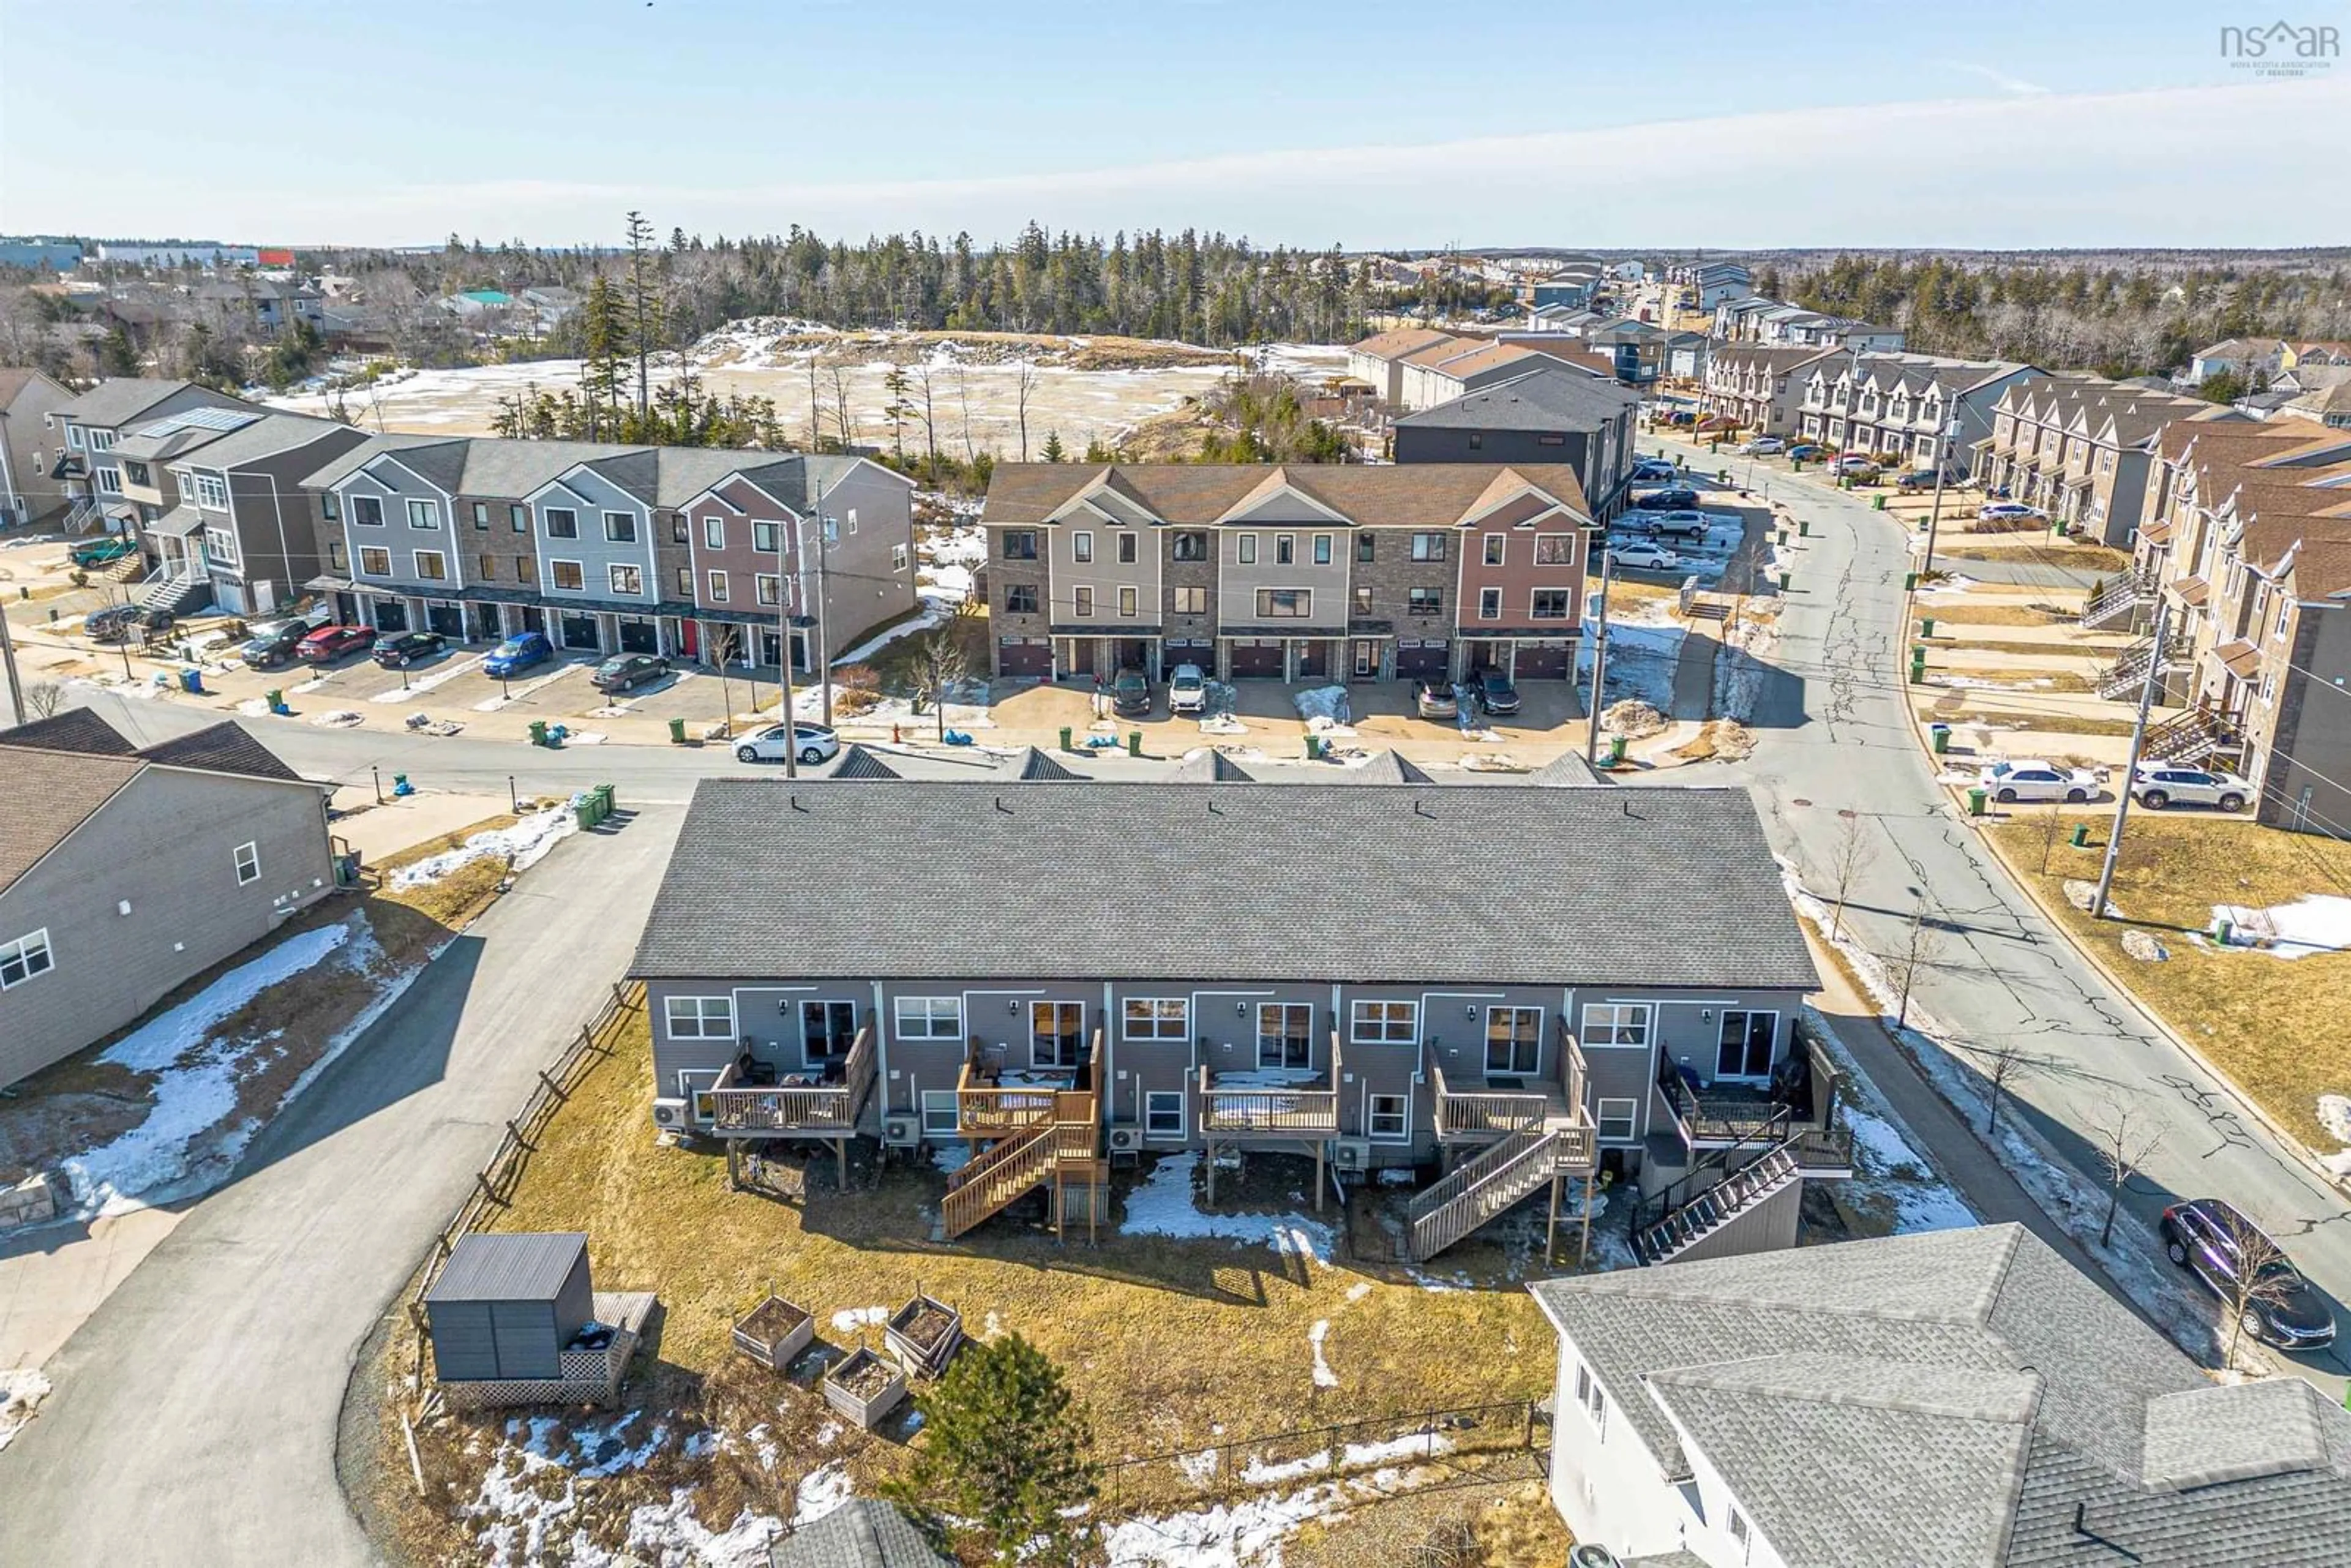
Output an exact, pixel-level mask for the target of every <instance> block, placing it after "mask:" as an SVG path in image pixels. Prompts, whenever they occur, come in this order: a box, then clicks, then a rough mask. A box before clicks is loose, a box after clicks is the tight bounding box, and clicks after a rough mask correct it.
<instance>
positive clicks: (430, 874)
mask: <svg viewBox="0 0 2351 1568" xmlns="http://www.w3.org/2000/svg"><path fill="white" fill-rule="evenodd" d="M579 826H580V821H579V819H578V818H577V817H575V816H574V815H573V814H572V811H571V808H570V807H569V806H555V807H550V808H549V809H548V810H544V811H534V812H533V813H531V814H530V815H529V816H528V817H525V818H524V819H522V821H518V822H516V823H514V824H513V825H512V826H510V827H505V828H492V829H489V830H488V831H484V832H479V833H475V834H473V835H472V836H471V837H469V838H467V839H466V840H465V842H463V843H461V844H459V845H458V846H457V847H456V848H455V849H453V850H444V851H442V852H440V853H439V854H437V855H432V856H428V857H427V858H425V859H423V860H421V861H415V862H411V863H410V864H408V865H404V866H402V867H401V868H400V869H399V870H397V871H395V872H393V873H392V886H393V887H395V888H408V887H421V886H423V884H424V883H428V882H438V881H440V880H441V879H442V878H443V877H444V876H447V875H448V874H449V873H451V872H453V871H455V870H456V869H457V868H458V867H459V866H462V865H465V864H466V863H468V862H472V861H477V860H483V859H486V858H487V857H490V856H494V855H496V856H511V857H512V860H513V866H514V869H515V870H516V871H521V870H523V869H524V868H525V867H527V866H533V865H536V864H538V862H539V861H540V860H541V859H542V858H543V857H544V856H545V855H546V854H547V852H548V851H549V850H551V849H553V848H554V847H555V846H556V843H557V841H559V840H561V839H564V838H566V837H568V836H569V835H570V834H572V833H574V832H577V831H579Z"/></svg>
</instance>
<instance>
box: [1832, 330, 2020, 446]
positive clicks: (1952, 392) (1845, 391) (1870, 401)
mask: <svg viewBox="0 0 2351 1568" xmlns="http://www.w3.org/2000/svg"><path fill="white" fill-rule="evenodd" d="M2041 373H2042V372H2040V371H2036V370H2034V369H2033V368H2032V366H2030V365H2020V364H2011V363H2009V362H2007V361H1998V360H1991V361H1986V360H1947V359H1938V358H1936V357H1934V356H1931V355H1927V354H1868V353H1864V354H1855V353H1840V354H1831V355H1829V356H1828V357H1826V358H1825V359H1821V360H1815V361H1811V362H1809V363H1808V364H1807V365H1805V367H1804V368H1803V370H1802V371H1801V372H1800V376H1801V379H1800V381H1799V382H1798V385H1799V388H1800V390H1801V392H1802V396H1801V398H1800V400H1799V402H1798V403H1797V421H1798V434H1801V435H1802V437H1803V438H1804V439H1805V440H1807V441H1818V442H1824V443H1826V444H1828V445H1830V446H1831V447H1834V448H1835V449H1836V450H1838V451H1840V452H1864V453H1868V454H1871V455H1876V456H1878V457H1882V458H1884V459H1885V460H1886V462H1888V463H1894V464H1903V465H1908V466H1912V467H1917V468H1928V469H1931V468H1935V467H1938V466H1941V467H1943V468H1944V469H1946V470H1947V471H1948V472H1949V473H1951V474H1953V475H1958V474H1963V473H1965V472H1966V471H1967V468H1968V464H1969V461H1970V454H1972V453H1973V452H1974V450H1975V449H1976V447H1977V446H1978V445H1980V444H1981V443H1982V442H1983V440H1984V438H1985V437H1986V436H1987V435H1989V434H1991V427H1992V409H1993V407H1994V405H1996V404H1997V403H1998V402H2000V398H2001V393H2002V392H2005V391H2006V390H2007V389H2008V388H2009V387H2010V386H2011V385H2012V384H2013V383H2015V382H2019V381H2022V380H2023V379H2025V378H2027V377H2030V376H2035V375H2039V374H2041Z"/></svg>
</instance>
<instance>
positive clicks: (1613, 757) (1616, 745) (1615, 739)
mask: <svg viewBox="0 0 2351 1568" xmlns="http://www.w3.org/2000/svg"><path fill="white" fill-rule="evenodd" d="M1624 761H1625V737H1623V736H1621V735H1612V736H1610V737H1608V766H1609V767H1611V768H1616V767H1620V766H1622V765H1623V763H1624Z"/></svg>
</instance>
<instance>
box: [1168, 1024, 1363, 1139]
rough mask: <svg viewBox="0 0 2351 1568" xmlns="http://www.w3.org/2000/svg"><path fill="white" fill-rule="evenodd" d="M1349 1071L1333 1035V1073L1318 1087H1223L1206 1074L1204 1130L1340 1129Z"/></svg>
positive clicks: (1202, 1103)
mask: <svg viewBox="0 0 2351 1568" xmlns="http://www.w3.org/2000/svg"><path fill="white" fill-rule="evenodd" d="M1342 1071H1343V1067H1342V1065H1341V1061H1340V1053H1339V1032H1338V1030H1332V1031H1331V1067H1330V1071H1327V1072H1323V1073H1318V1074H1317V1075H1316V1076H1317V1079H1318V1080H1319V1081H1320V1082H1321V1083H1325V1084H1328V1085H1329V1086H1330V1087H1328V1088H1322V1087H1318V1086H1317V1085H1316V1084H1300V1085H1297V1086H1295V1087H1292V1086H1291V1085H1289V1084H1266V1085H1257V1084H1250V1085H1246V1086H1244V1085H1234V1084H1219V1083H1217V1082H1216V1081H1215V1078H1214V1075H1213V1074H1212V1073H1210V1071H1208V1069H1207V1067H1206V1066H1203V1067H1202V1068H1201V1069H1200V1116H1199V1128H1200V1131H1202V1132H1203V1133H1275V1134H1325V1135H1328V1134H1332V1133H1336V1132H1337V1131H1338V1130H1339V1088H1338V1085H1339V1081H1340V1074H1341V1073H1342Z"/></svg>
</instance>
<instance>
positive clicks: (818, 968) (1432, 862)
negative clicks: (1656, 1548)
mask: <svg viewBox="0 0 2351 1568" xmlns="http://www.w3.org/2000/svg"><path fill="white" fill-rule="evenodd" d="M1623 793H1624V792H1623V791H1619V790H1615V789H1604V788H1598V787H1588V788H1583V789H1573V788H1567V789H1562V788H1550V787H1543V786H1526V785H1521V786H1493V787H1481V788H1472V787H1468V786H1452V787H1446V786H1436V787H1427V786H1421V785H1414V784H1400V785H1373V786H1370V787H1364V786H1361V785H1357V786H1353V787H1332V786H1327V785H1308V784H1297V785H1290V784H1281V785H1271V784H1253V783H1241V784H1169V783H1086V782H1046V783H1035V784H1022V783H1012V784H1005V783H1002V782H996V781H983V782H976V783H963V782H956V783H939V782H919V781H913V780H881V779H875V780H871V781H851V780H850V779H839V780H833V779H819V780H811V781H809V782H807V783H805V784H803V785H801V786H798V787H793V788H792V789H790V792H789V795H787V794H786V793H785V792H784V787H782V786H778V785H776V784H773V783H771V782H769V781H766V780H711V781H706V782H705V783H704V784H702V785H701V786H700V787H699V788H698V789H697V790H696V793H695V800H694V804H693V807H692V809H691V810H690V811H689V813H688V815H687V819H686V822H685V824H684V829H683V831H682V832H681V834H680V836H679V840H678V842H677V845H676V848H675V850H674V853H673V855H672V858H671V861H670V864H669V867H668V871H667V873H666V875H665V876H664V881H663V883H662V888H661V892H660V894H659V895H658V897H657V898H656V900H655V903H654V906H653V913H652V915H651V916H650V918H649V919H648V921H647V925H646V928H645V933H644V936H643V940H642V942H641V944H640V946H639V948H638V951H637V955H636V957H635V959H634V961H633V963H632V973H633V975H634V976H635V977H637V978H639V979H641V980H643V982H644V983H645V984H646V987H647V990H648V998H647V1005H648V1007H649V1009H650V1010H651V1015H652V1019H653V1070H654V1071H653V1078H654V1082H653V1095H654V1101H653V1113H654V1120H655V1122H656V1123H657V1124H660V1125H663V1126H665V1127H669V1128H672V1129H674V1130H677V1131H680V1132H684V1133H698V1134H704V1135H715V1136H720V1137H726V1138H730V1139H739V1138H753V1139H757V1138H786V1139H789V1138H796V1137H798V1138H815V1139H830V1140H834V1141H839V1142H845V1141H846V1140H848V1139H850V1138H853V1137H857V1136H861V1135H862V1136H872V1137H878V1138H879V1139H880V1140H881V1141H882V1142H883V1144H885V1145H903V1146H914V1145H925V1144H927V1145H960V1144H963V1143H966V1142H969V1143H972V1144H975V1145H977V1144H982V1143H986V1144H990V1145H993V1144H996V1143H998V1142H1002V1143H1005V1144H1007V1145H1012V1144H1013V1143H1014V1142H1015V1140H1017V1139H1020V1138H1025V1137H1033V1136H1036V1135H1037V1133H1036V1129H1037V1128H1039V1127H1040V1126H1042V1125H1050V1124H1057V1123H1058V1124H1061V1126H1062V1127H1063V1129H1064V1135H1065V1136H1067V1137H1070V1138H1071V1139H1073V1140H1074V1141H1073V1142H1071V1143H1067V1144H1064V1145H1063V1146H1062V1149H1061V1153H1062V1154H1063V1155H1067V1156H1070V1157H1071V1158H1076V1159H1080V1160H1090V1159H1091V1158H1092V1155H1094V1153H1095V1152H1096V1148H1097V1144H1098V1143H1106V1145H1107V1147H1108V1148H1109V1149H1110V1150H1112V1151H1113V1152H1117V1151H1128V1152H1134V1153H1151V1152H1155V1151H1156V1152H1161V1153H1169V1152H1179V1151H1182V1150H1186V1149H1207V1150H1210V1151H1212V1152H1213V1151H1217V1150H1219V1149H1227V1148H1229V1149H1233V1150H1239V1149H1242V1148H1246V1147H1259V1148H1268V1149H1280V1150H1284V1151H1293V1152H1300V1153H1304V1154H1307V1155H1311V1156H1312V1157H1313V1158H1314V1159H1315V1160H1316V1162H1317V1164H1318V1166H1322V1167H1323V1168H1324V1169H1326V1170H1327V1169H1329V1168H1332V1167H1335V1168H1337V1169H1339V1170H1341V1171H1353V1172H1355V1173H1358V1174H1362V1173H1366V1172H1368V1171H1370V1170H1371V1169H1373V1168H1374V1167H1383V1166H1430V1165H1433V1164H1437V1163H1442V1164H1444V1165H1446V1166H1447V1167H1450V1166H1453V1165H1455V1164H1456V1163H1458V1161H1460V1160H1463V1159H1466V1158H1468V1157H1469V1156H1470V1155H1479V1154H1481V1153H1482V1154H1483V1155H1485V1156H1486V1158H1487V1165H1486V1166H1484V1167H1482V1168H1483V1169H1484V1170H1485V1171H1489V1172H1490V1171H1491V1170H1492V1169H1493V1167H1494V1166H1496V1165H1499V1164H1504V1163H1509V1162H1512V1161H1515V1160H1518V1159H1519V1158H1520V1156H1522V1155H1523V1156H1525V1158H1526V1159H1527V1160H1528V1161H1529V1162H1530V1164H1529V1166H1523V1167H1521V1170H1522V1172H1523V1174H1525V1175H1527V1176H1529V1177H1530V1178H1531V1180H1530V1182H1529V1184H1528V1185H1527V1186H1525V1187H1524V1188H1522V1189H1521V1190H1520V1196H1526V1195H1527V1194H1528V1193H1529V1192H1531V1190H1532V1189H1533V1186H1537V1185H1540V1182H1541V1179H1546V1178H1547V1177H1548V1176H1549V1175H1550V1174H1552V1172H1554V1171H1557V1170H1569V1171H1573V1172H1578V1173H1583V1174H1590V1173H1593V1172H1594V1171H1595V1170H1601V1169H1605V1170H1608V1171H1612V1172H1614V1173H1616V1174H1617V1175H1619V1176H1625V1177H1627V1178H1635V1179H1637V1180H1638V1181H1639V1182H1640V1183H1641V1184H1642V1185H1643V1186H1644V1187H1645V1188H1648V1189H1652V1190H1661V1189H1663V1188H1665V1187H1667V1186H1671V1184H1673V1183H1674V1182H1675V1181H1677V1179H1679V1178H1682V1177H1685V1176H1688V1175H1689V1173H1690V1171H1691V1168H1692V1167H1693V1166H1704V1165H1705V1156H1706V1155H1707V1154H1708V1152H1710V1151H1719V1150H1722V1149H1725V1148H1728V1147H1737V1148H1740V1150H1742V1151H1743V1156H1744V1157H1761V1156H1763V1155H1767V1154H1771V1153H1772V1152H1774V1151H1775V1150H1777V1151H1782V1152H1785V1151H1790V1150H1794V1151H1796V1152H1794V1153H1787V1155H1786V1157H1787V1158H1789V1159H1790V1160H1791V1161H1792V1162H1794V1161H1797V1160H1798V1159H1799V1157H1800V1155H1801V1158H1802V1163H1803V1164H1804V1166H1805V1168H1806V1169H1807V1170H1809V1171H1810V1172H1812V1173H1813V1174H1822V1175H1827V1174H1833V1172H1834V1171H1835V1170H1837V1169H1840V1168H1842V1163H1843V1162H1844V1160H1845V1159H1846V1158H1848V1157H1849V1150H1847V1149H1843V1148H1835V1149H1831V1148H1829V1147H1828V1145H1829V1144H1832V1143H1834V1138H1833V1137H1828V1138H1826V1140H1825V1141H1824V1134H1823V1130H1824V1129H1828V1128H1830V1127H1832V1126H1833V1124H1834V1069H1833V1068H1832V1067H1830V1066H1829V1064H1828V1062H1827V1061H1826V1059H1825V1058H1824V1057H1823V1056H1821V1055H1819V1054H1818V1053H1817V1052H1816V1051H1815V1050H1814V1049H1813V1045H1812V1043H1811V1042H1810V1040H1809V1039H1808V1038H1807V1037H1806V1036H1805V1035H1804V1034H1803V1032H1802V1030H1801V1028H1800V1027H1799V1023H1798V1019H1799V1017H1800V1014H1801V1011H1802V998H1803V995H1804V993H1805V991H1807V990H1808V989H1810V988H1813V986H1814V985H1816V984H1817V980H1816V977H1815V972H1814V970H1813V965H1812V961H1811V958H1810V956H1809V954H1808V952H1807V950H1806V948H1805V946H1804V942H1803V939H1802V935H1801V933H1800V932H1799V930H1798V929H1797V926H1796V924H1795V921H1794V918H1793V915H1792V913H1791V912H1790V910H1789V907H1788V904H1787V900H1786V896H1785V894H1784V893H1783V891H1782V886H1781V883H1780V878H1779V875H1778V872H1777V869H1776V867H1775V864H1774V862H1773V861H1772V859H1771V852H1770V850H1769V848H1768V847H1767V845H1766V844H1765V842H1764V840H1763V837H1762V832H1761V824H1760V822H1759V821H1758V819H1757V817H1756V813H1755V810H1754V808H1753V806H1752V804H1751V803H1750V801H1749V800H1748V799H1747V798H1746V796H1745V795H1744V794H1743V793H1741V792H1740V791H1737V790H1707V789H1673V790H1654V791H1651V790H1643V791H1640V792H1639V793H1640V795H1641V803H1640V805H1639V807H1638V809H1637V810H1626V809H1625V804H1624V802H1623V800H1621V799H1620V798H1619V797H1620V796H1621V795H1622V794H1623ZM942 844H952V845H954V846H955V852H954V854H953V856H952V857H951V863H950V862H942V861H941V860H940V859H939V856H938V846H940V845H942ZM1500 846H1508V847H1507V850H1504V849H1502V848H1501V847H1500ZM1597 865H1607V866H1609V867H1610V868H1611V869H1610V874H1608V875H1606V876H1599V875H1593V874H1591V873H1590V872H1589V868H1591V867H1593V866H1597ZM1697 867H1703V868H1704V874H1703V877H1702V878H1700V879H1698V881H1695V882H1694V881H1692V880H1691V878H1690V874H1689V873H1691V871H1692V869H1693V868H1697ZM1578 868H1585V869H1584V870H1583V871H1579V870H1578ZM943 875H951V876H952V877H953V879H954V880H955V882H956V890H955V893H954V895H953V896H944V895H942V893H941V890H940V887H939V885H938V884H939V881H940V878H941V877H942V876H943ZM811 882H821V883H822V884H823V885H824V886H825V889H826V893H825V896H824V897H822V898H820V899H813V900H810V899H805V898H801V897H799V896H797V895H796V894H794V892H793V891H792V890H794V889H797V888H799V887H803V886H806V885H809V884H810V883H811ZM778 932H783V933H786V936H784V937H783V939H782V940H778V936H777V934H778ZM1800 1134H1802V1135H1800ZM1807 1140H1809V1141H1807ZM1050 1153H1051V1151H1050V1149H1049V1150H1047V1151H1046V1155H1047V1156H1048V1157H1050ZM1018 1154H1019V1149H1017V1148H1013V1147H1008V1148H1006V1149H1004V1150H998V1149H996V1148H993V1147H991V1149H990V1150H989V1152H988V1154H987V1155H986V1156H984V1162H985V1163H983V1162H975V1165H976V1166H979V1167H980V1168H981V1169H982V1170H992V1169H994V1168H996V1166H997V1165H998V1164H999V1163H1006V1162H1009V1161H1010V1160H1012V1159H1013V1158H1014V1157H1015V1156H1016V1155H1018ZM1728 1163H1729V1164H1730V1165H1732V1166H1736V1165H1737V1163H1738V1160H1737V1158H1732V1159H1730V1160H1729V1162H1728ZM1714 1174H1715V1175H1716V1176H1719V1173H1714ZM1702 1179H1704V1178H1702ZM1440 1185H1441V1184H1440ZM966 1187H967V1181H965V1180H957V1181H956V1182H954V1183H953V1184H952V1186H951V1192H950V1197H951V1199H952V1197H953V1193H954V1192H955V1191H961V1190H965V1189H966ZM1021 1190H1028V1189H1027V1187H1025V1186H1024V1187H1023V1188H1022V1189H1021ZM996 1196H997V1197H1001V1198H1002V1199H1004V1200H1005V1201H1009V1200H1010V1198H1011V1197H1017V1196H1019V1194H1018V1193H1017V1192H1014V1191H1012V1190H1010V1189H1009V1188H1005V1189H1002V1190H999V1191H998V1193H997V1194H996ZM1442 1196H1443V1195H1440V1197H1442ZM1488 1196H1489V1197H1491V1196H1492V1195H1491V1194H1490V1193H1489V1195H1488ZM967 1201H971V1202H977V1201H978V1200H977V1199H973V1200H967ZM995 1207H1001V1204H1000V1203H999V1204H997V1205H996V1206H995ZM1434 1207H1442V1205H1441V1203H1440V1204H1437V1205H1433V1206H1432V1209H1433V1208H1434ZM989 1211H990V1212H993V1209H992V1208H991V1209H990V1210H989ZM953 1218H954V1217H953V1216H952V1215H951V1216H950V1229H951V1230H952V1229H954V1228H955V1225H954V1223H953ZM974 1218H984V1216H975V1217H974ZM1488 1218H1490V1216H1489V1217H1488ZM1480 1222H1482V1221H1480Z"/></svg>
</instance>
